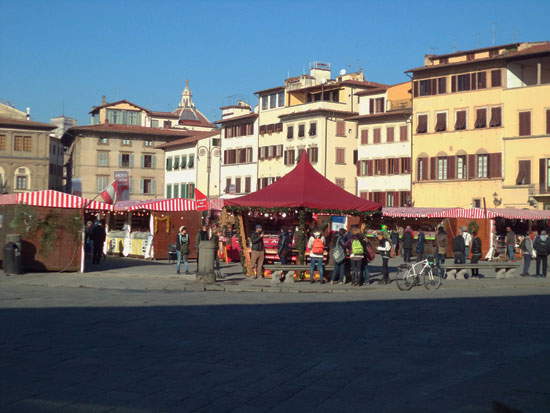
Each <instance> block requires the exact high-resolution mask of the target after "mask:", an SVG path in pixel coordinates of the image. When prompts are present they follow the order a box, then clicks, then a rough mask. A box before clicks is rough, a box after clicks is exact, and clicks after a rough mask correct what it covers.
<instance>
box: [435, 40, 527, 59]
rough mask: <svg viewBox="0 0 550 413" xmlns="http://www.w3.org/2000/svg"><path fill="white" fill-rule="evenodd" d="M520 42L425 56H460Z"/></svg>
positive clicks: (502, 47)
mask: <svg viewBox="0 0 550 413" xmlns="http://www.w3.org/2000/svg"><path fill="white" fill-rule="evenodd" d="M520 44H521V43H508V44H502V45H500V46H490V47H481V48H479V49H471V50H461V51H458V52H452V53H446V54H431V55H428V56H427V57H429V58H430V59H441V58H442V57H453V56H460V55H463V54H467V53H478V52H487V51H489V50H495V49H505V48H508V47H517V46H519V45H520Z"/></svg>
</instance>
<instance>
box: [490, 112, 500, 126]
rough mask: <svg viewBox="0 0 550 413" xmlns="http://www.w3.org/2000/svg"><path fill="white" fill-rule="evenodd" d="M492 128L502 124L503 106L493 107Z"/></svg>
mask: <svg viewBox="0 0 550 413" xmlns="http://www.w3.org/2000/svg"><path fill="white" fill-rule="evenodd" d="M489 126H490V127H491V128H496V127H498V126H502V108H501V107H497V108H491V122H489Z"/></svg>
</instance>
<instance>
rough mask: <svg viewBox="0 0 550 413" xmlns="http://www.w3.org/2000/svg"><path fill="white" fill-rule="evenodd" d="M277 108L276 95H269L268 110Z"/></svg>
mask: <svg viewBox="0 0 550 413" xmlns="http://www.w3.org/2000/svg"><path fill="white" fill-rule="evenodd" d="M276 107H277V95H276V94H275V93H272V94H271V95H269V109H273V108H276Z"/></svg>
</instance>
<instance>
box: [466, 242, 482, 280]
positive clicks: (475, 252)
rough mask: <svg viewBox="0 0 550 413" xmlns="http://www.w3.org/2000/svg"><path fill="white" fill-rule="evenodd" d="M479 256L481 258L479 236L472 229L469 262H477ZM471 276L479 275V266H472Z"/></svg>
mask: <svg viewBox="0 0 550 413" xmlns="http://www.w3.org/2000/svg"><path fill="white" fill-rule="evenodd" d="M468 235H470V234H468ZM480 258H481V238H479V237H478V236H477V232H476V231H474V233H473V240H472V259H471V260H470V263H472V264H477V263H478V262H479V260H480ZM472 277H479V268H472Z"/></svg>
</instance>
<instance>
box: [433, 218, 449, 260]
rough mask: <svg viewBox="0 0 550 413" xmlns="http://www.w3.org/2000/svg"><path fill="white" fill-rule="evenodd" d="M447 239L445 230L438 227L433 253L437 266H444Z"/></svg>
mask: <svg viewBox="0 0 550 413" xmlns="http://www.w3.org/2000/svg"><path fill="white" fill-rule="evenodd" d="M448 243H449V238H448V237H447V233H446V232H445V228H443V227H439V228H438V229H437V235H436V236H435V251H436V258H437V265H438V266H442V265H443V264H445V257H446V256H447V245H448Z"/></svg>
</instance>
